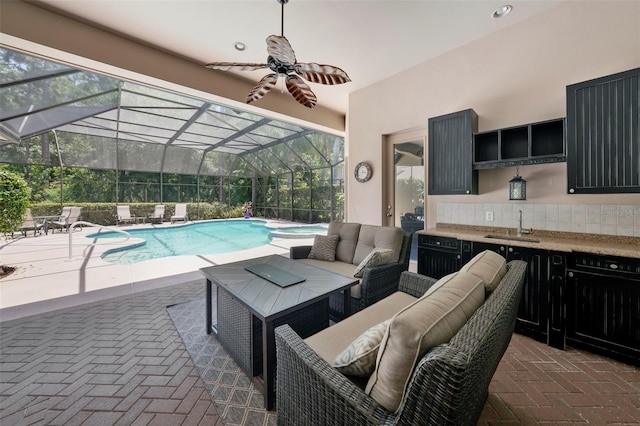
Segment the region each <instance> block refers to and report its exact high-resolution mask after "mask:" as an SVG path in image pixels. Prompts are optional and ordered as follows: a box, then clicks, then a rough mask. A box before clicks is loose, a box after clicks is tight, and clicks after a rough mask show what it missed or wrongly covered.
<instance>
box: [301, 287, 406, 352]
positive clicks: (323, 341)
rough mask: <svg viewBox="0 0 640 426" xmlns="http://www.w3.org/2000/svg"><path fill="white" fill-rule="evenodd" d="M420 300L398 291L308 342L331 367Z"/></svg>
mask: <svg viewBox="0 0 640 426" xmlns="http://www.w3.org/2000/svg"><path fill="white" fill-rule="evenodd" d="M416 300H417V299H416V298H415V297H413V296H410V295H408V294H407V293H404V292H402V291H396V292H395V293H393V294H391V295H390V296H387V297H385V298H384V299H382V300H380V301H378V302H376V303H374V304H373V305H371V306H368V307H366V308H364V309H363V310H361V311H358V312H356V313H355V314H353V315H351V316H350V317H349V318H347V319H346V320H343V321H340V322H338V323H336V324H335V325H332V326H331V327H327V328H325V329H324V330H322V331H319V332H318V333H316V334H314V335H313V336H310V337H307V338H306V339H304V341H305V343H306V344H307V345H309V346H310V347H311V349H313V350H314V352H316V353H317V354H318V356H319V357H321V358H322V359H324V360H325V361H327V362H328V363H329V364H331V363H333V360H334V359H336V357H337V356H338V354H339V353H340V352H342V351H343V350H344V348H346V347H347V346H349V344H350V343H351V342H353V341H354V340H355V339H356V338H357V337H358V336H360V335H361V334H362V333H364V332H365V331H366V330H367V329H369V328H371V327H373V326H374V325H376V324H379V323H380V322H382V321H384V320H387V319H389V318H391V317H392V316H394V315H395V314H396V313H398V312H399V311H400V310H401V309H402V308H404V307H405V306H407V305H410V304H411V303H413V302H414V301H416Z"/></svg>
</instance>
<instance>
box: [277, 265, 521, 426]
mask: <svg viewBox="0 0 640 426" xmlns="http://www.w3.org/2000/svg"><path fill="white" fill-rule="evenodd" d="M526 266H527V265H526V263H525V262H523V261H519V260H514V261H511V262H510V263H509V264H507V265H506V273H505V274H504V275H503V277H502V278H501V279H500V280H499V281H498V280H497V279H496V280H495V281H496V282H497V283H499V284H497V287H496V288H495V290H494V291H493V292H492V293H490V295H489V296H488V297H487V298H486V300H484V297H485V296H484V294H482V295H480V297H481V298H482V299H481V300H480V301H479V303H480V307H478V308H476V310H475V311H473V313H472V314H471V315H470V318H468V320H466V322H463V325H462V326H461V328H460V329H459V330H458V331H457V332H455V334H454V335H453V337H452V338H451V339H450V340H448V341H446V340H445V343H442V344H439V345H437V346H435V347H433V348H431V349H429V350H428V351H427V352H426V353H425V354H424V355H422V356H418V357H417V360H416V361H415V365H414V366H409V368H410V369H409V370H408V374H409V376H408V378H407V381H406V385H405V387H404V393H401V399H399V400H398V401H399V403H398V405H397V408H396V409H395V410H393V409H391V410H390V409H389V408H388V407H387V408H385V406H386V404H385V406H383V405H382V404H383V403H381V402H379V401H378V399H379V398H378V399H376V398H374V397H372V396H371V394H372V393H371V392H365V390H366V391H368V390H369V389H365V387H364V384H365V383H367V380H369V381H370V380H371V377H373V375H374V374H376V373H378V374H379V373H380V372H379V371H377V369H379V368H381V365H380V363H381V353H383V351H384V352H386V353H389V352H388V351H390V350H391V349H388V348H387V347H386V346H384V345H389V344H390V343H389V342H390V341H391V340H390V337H389V334H390V332H389V330H390V329H391V326H389V329H387V333H386V334H385V336H384V339H383V340H382V343H381V346H380V349H379V352H378V354H377V359H376V361H375V363H376V364H375V365H376V371H375V372H374V373H373V374H372V375H371V377H369V378H367V377H353V376H350V375H345V374H343V373H341V372H339V371H338V370H337V369H336V368H334V367H333V366H332V363H331V362H329V361H327V356H326V354H324V355H320V353H319V352H322V348H323V346H324V345H331V344H333V343H334V342H335V340H340V339H341V338H343V336H342V335H343V334H345V333H343V332H345V331H346V334H348V333H349V329H354V328H355V329H357V328H358V327H360V328H361V329H362V328H364V329H366V327H367V326H368V324H375V323H377V322H379V321H383V320H385V318H388V315H389V311H390V310H393V309H394V308H393V304H394V303H395V304H396V308H397V306H398V300H402V298H405V299H408V300H409V301H410V300H412V299H415V298H418V300H420V301H421V303H424V301H426V300H428V299H430V298H432V297H433V295H434V294H437V292H438V291H440V288H444V286H443V285H434V284H435V283H436V282H438V283H439V282H442V281H443V280H445V279H447V278H448V277H444V278H442V279H441V280H439V281H438V280H435V279H432V278H429V277H426V276H423V275H418V274H415V273H412V272H403V273H402V277H401V280H400V285H399V291H398V293H397V294H396V293H394V295H392V296H389V297H387V298H385V299H384V300H382V301H380V302H378V303H376V304H375V305H373V306H370V307H368V308H366V309H364V310H363V311H361V312H358V313H357V314H354V315H353V316H351V317H349V318H347V319H346V320H344V321H342V322H340V323H337V324H336V325H334V326H332V327H329V328H328V329H325V330H323V331H321V332H319V333H317V334H316V335H314V336H311V337H309V338H307V339H305V340H302V339H301V338H300V337H299V336H298V335H297V334H296V333H295V332H294V331H293V330H292V329H291V328H290V327H289V326H288V325H283V326H280V327H278V328H276V330H275V335H276V348H277V363H278V372H277V380H276V383H277V391H276V398H277V399H276V409H277V412H278V418H277V423H278V424H279V425H296V426H304V425H319V424H321V425H382V424H384V425H411V426H415V425H438V426H441V425H475V424H476V423H477V421H478V418H479V416H480V414H481V411H482V409H483V407H484V404H485V401H486V399H487V395H488V387H489V383H490V381H491V378H492V376H493V374H494V372H495V370H496V368H497V366H498V363H499V361H500V359H501V358H502V355H503V354H504V352H505V350H506V348H507V346H508V345H509V341H510V340H511V335H512V333H513V330H514V326H515V321H516V314H517V311H518V306H519V303H520V298H521V292H522V287H523V282H524V276H525V271H526ZM504 268H505V265H504V264H503V269H504ZM461 271H462V270H461ZM465 274H466V275H469V273H465ZM454 278H455V277H454ZM484 281H487V280H484ZM484 281H483V280H481V282H484ZM445 285H447V284H445ZM432 287H433V289H432V291H430V292H429V293H430V294H426V295H425V296H424V297H421V296H422V295H424V294H425V292H426V291H427V290H428V289H429V288H432ZM393 300H395V302H393ZM406 303H408V302H407V301H402V302H401V303H400V304H399V306H402V305H403V304H406ZM385 304H386V306H385ZM389 305H391V306H389ZM414 305H415V303H412V302H409V305H408V306H407V307H405V308H400V311H399V312H402V311H405V312H406V310H407V309H409V308H410V306H414ZM367 315H368V316H369V317H370V318H365V317H366V316H367ZM398 315H400V313H398V314H397V315H395V316H394V319H395V318H396V317H397V316H398ZM376 316H377V318H376ZM371 317H373V318H371ZM339 326H342V328H340V329H335V330H334V331H332V330H331V329H333V328H334V327H339ZM359 332H360V331H356V332H355V333H356V335H357V333H359ZM323 333H324V336H323V335H322V334H323ZM331 333H333V340H330V339H329V338H327V336H329V335H331ZM352 334H353V333H352ZM383 347H384V349H383ZM400 347H403V346H400ZM318 351H319V352H318ZM383 356H387V355H383ZM363 389H364V390H363Z"/></svg>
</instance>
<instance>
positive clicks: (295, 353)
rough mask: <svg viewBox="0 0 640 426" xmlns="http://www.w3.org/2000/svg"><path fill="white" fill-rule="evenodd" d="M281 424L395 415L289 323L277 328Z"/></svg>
mask: <svg viewBox="0 0 640 426" xmlns="http://www.w3.org/2000/svg"><path fill="white" fill-rule="evenodd" d="M275 337H276V353H277V363H278V376H277V380H276V386H277V390H276V407H277V410H278V424H291V425H300V426H304V425H318V424H321V425H336V426H338V425H345V424H357V425H371V424H383V423H386V422H389V421H391V420H392V419H393V417H394V415H393V414H392V413H389V412H388V411H387V410H385V409H384V408H383V407H382V406H380V405H379V404H378V403H377V402H375V401H374V400H373V399H372V398H371V397H369V396H368V395H366V394H365V393H364V392H363V391H362V390H361V389H360V388H358V387H357V386H356V385H355V384H353V383H352V382H351V381H349V380H348V379H347V378H346V377H345V376H344V375H343V374H341V373H339V372H338V371H337V370H335V369H334V368H333V367H331V366H330V365H329V364H328V363H327V362H326V361H325V360H323V359H322V358H320V357H319V356H318V355H317V354H316V353H315V352H314V351H313V349H311V348H310V347H309V346H308V345H307V344H306V343H305V342H304V341H303V340H302V339H301V338H300V336H298V335H297V334H296V333H295V332H294V331H293V329H291V327H290V326H289V325H286V324H285V325H282V326H280V327H278V328H276V329H275Z"/></svg>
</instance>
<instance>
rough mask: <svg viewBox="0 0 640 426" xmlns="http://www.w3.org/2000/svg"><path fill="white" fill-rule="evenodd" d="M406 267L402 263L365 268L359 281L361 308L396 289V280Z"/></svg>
mask: <svg viewBox="0 0 640 426" xmlns="http://www.w3.org/2000/svg"><path fill="white" fill-rule="evenodd" d="M403 271H406V267H405V265H404V264H402V263H390V264H387V265H380V266H374V267H371V268H365V269H364V271H363V273H362V279H361V280H360V283H361V284H362V288H361V291H360V292H361V293H360V294H361V297H360V302H361V304H362V308H364V307H366V306H370V305H372V304H374V303H376V302H377V301H379V300H382V299H384V298H385V297H387V296H389V295H391V294H393V293H395V292H396V291H398V280H399V279H400V275H401V274H402V272H403Z"/></svg>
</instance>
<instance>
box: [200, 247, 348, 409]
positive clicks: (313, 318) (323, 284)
mask: <svg viewBox="0 0 640 426" xmlns="http://www.w3.org/2000/svg"><path fill="white" fill-rule="evenodd" d="M265 263H266V264H268V265H270V266H273V267H276V268H278V269H280V270H281V271H284V272H285V273H286V274H294V275H296V276H298V277H300V278H302V279H304V281H303V282H300V283H298V284H293V285H289V286H287V287H281V286H279V285H277V284H274V283H272V282H270V281H269V280H267V279H264V278H261V277H259V276H257V275H254V274H253V273H251V272H249V271H247V270H246V269H245V268H246V267H247V266H251V265H257V264H265ZM200 271H201V272H202V273H203V274H204V276H205V277H206V279H207V280H206V292H207V296H206V309H205V315H206V324H207V325H206V329H207V333H208V334H211V333H212V332H213V333H216V334H217V336H218V340H219V341H220V343H221V344H222V346H223V347H224V348H225V349H226V350H227V351H228V352H229V354H230V355H231V356H232V357H233V358H234V360H235V361H236V362H237V363H238V365H239V366H240V367H241V368H242V370H243V371H244V372H245V373H247V375H248V376H249V378H252V379H253V381H254V384H255V385H256V387H258V389H261V390H262V393H263V396H264V405H265V408H266V409H267V410H271V409H273V405H274V402H275V386H274V385H275V371H276V345H275V334H274V332H273V331H274V329H275V328H276V327H278V326H280V325H282V324H289V325H290V326H291V327H292V328H293V329H294V330H295V331H296V332H297V333H298V334H300V335H301V336H303V338H304V337H308V336H311V335H313V334H315V333H317V332H318V331H320V330H322V329H324V328H326V327H328V326H329V297H330V296H331V295H332V294H335V293H340V292H342V293H343V296H344V306H345V314H346V315H349V313H350V309H351V290H350V289H351V287H352V286H353V285H355V284H357V283H358V280H357V279H355V278H353V277H346V276H344V275H338V274H334V273H332V272H329V271H326V270H324V269H320V268H316V267H314V266H310V265H307V264H305V263H303V262H298V261H296V260H292V259H289V258H287V257H283V256H278V255H273V256H266V257H259V258H255V259H248V260H243V261H240V262H234V263H229V264H226V265H218V266H210V267H207V268H202V269H200ZM213 284H215V285H216V294H217V297H216V303H217V324H212V318H211V316H212V295H213Z"/></svg>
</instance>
